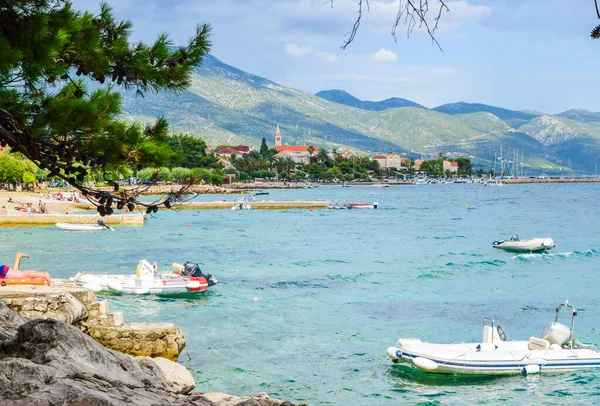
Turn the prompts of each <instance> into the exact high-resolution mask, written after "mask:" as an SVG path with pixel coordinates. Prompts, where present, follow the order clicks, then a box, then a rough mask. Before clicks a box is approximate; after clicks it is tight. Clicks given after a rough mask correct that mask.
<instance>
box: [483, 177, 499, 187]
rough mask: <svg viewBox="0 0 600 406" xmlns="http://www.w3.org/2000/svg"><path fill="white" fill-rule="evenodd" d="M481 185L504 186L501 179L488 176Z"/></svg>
mask: <svg viewBox="0 0 600 406" xmlns="http://www.w3.org/2000/svg"><path fill="white" fill-rule="evenodd" d="M483 186H504V183H502V179H497V178H490V179H488V180H487V181H486V182H484V184H483Z"/></svg>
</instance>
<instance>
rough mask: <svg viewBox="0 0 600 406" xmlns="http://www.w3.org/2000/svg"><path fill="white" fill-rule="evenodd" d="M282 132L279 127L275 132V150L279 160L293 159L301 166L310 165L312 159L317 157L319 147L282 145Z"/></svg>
mask: <svg viewBox="0 0 600 406" xmlns="http://www.w3.org/2000/svg"><path fill="white" fill-rule="evenodd" d="M281 143H282V137H281V131H280V130H279V125H278V126H277V129H276V130H275V150H276V151H277V155H275V156H276V157H278V158H291V159H292V160H293V161H294V162H295V163H297V164H301V165H308V164H310V158H311V157H312V156H315V155H316V154H317V152H318V151H319V147H317V146H314V145H313V146H310V145H282V144H281Z"/></svg>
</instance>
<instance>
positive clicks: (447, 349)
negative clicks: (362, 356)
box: [387, 300, 600, 375]
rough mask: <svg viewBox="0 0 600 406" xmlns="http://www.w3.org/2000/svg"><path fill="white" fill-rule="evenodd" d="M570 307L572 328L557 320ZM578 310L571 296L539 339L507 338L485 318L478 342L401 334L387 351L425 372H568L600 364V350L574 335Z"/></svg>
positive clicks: (500, 329)
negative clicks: (444, 341) (438, 341)
mask: <svg viewBox="0 0 600 406" xmlns="http://www.w3.org/2000/svg"><path fill="white" fill-rule="evenodd" d="M564 310H567V311H571V327H568V326H566V325H564V324H561V323H559V322H558V320H559V315H560V313H561V311H564ZM576 315H577V310H576V309H575V308H574V307H573V306H571V305H569V301H568V300H567V301H566V302H565V303H564V304H561V305H559V306H558V308H557V309H556V317H555V320H554V322H553V323H551V324H550V325H549V326H548V327H546V328H545V329H544V331H543V332H542V335H541V338H538V337H530V338H529V340H528V341H506V333H505V332H504V330H503V329H502V327H500V326H498V325H496V324H495V322H494V320H493V319H485V321H484V326H483V340H482V342H480V343H460V344H433V343H427V342H423V341H421V340H418V339H416V338H407V339H403V338H401V339H400V340H398V342H397V343H396V345H395V346H394V347H389V348H388V349H387V354H388V356H389V357H390V358H391V359H392V361H393V362H394V363H398V362H401V363H406V364H408V365H410V366H413V367H416V368H418V369H420V370H422V371H424V372H430V373H435V374H464V375H512V374H520V373H526V374H531V373H539V372H566V371H574V370H580V369H588V368H597V367H600V353H599V352H598V351H597V350H596V349H595V347H594V346H593V345H585V344H582V343H580V342H579V341H578V340H577V339H576V338H575V335H574V332H573V330H574V325H575V316H576Z"/></svg>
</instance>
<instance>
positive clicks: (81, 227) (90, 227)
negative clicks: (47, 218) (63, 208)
mask: <svg viewBox="0 0 600 406" xmlns="http://www.w3.org/2000/svg"><path fill="white" fill-rule="evenodd" d="M56 228H58V229H59V230H67V231H100V230H108V228H106V227H104V226H99V225H97V224H69V223H56Z"/></svg>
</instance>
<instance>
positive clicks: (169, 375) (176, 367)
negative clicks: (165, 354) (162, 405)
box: [136, 357, 196, 394]
mask: <svg viewBox="0 0 600 406" xmlns="http://www.w3.org/2000/svg"><path fill="white" fill-rule="evenodd" d="M136 360H137V362H138V363H139V364H140V366H141V367H142V368H150V369H153V370H155V369H156V370H155V371H153V373H156V374H160V375H162V377H163V381H164V382H165V383H166V384H167V385H168V386H169V391H171V392H173V393H178V394H179V393H180V394H187V393H190V392H191V391H192V390H193V389H194V388H195V387H196V382H195V381H194V377H193V376H192V374H191V372H190V371H188V369H187V368H186V367H184V366H183V365H181V364H178V363H177V362H174V361H171V360H168V359H166V358H160V357H157V358H150V357H136Z"/></svg>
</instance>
